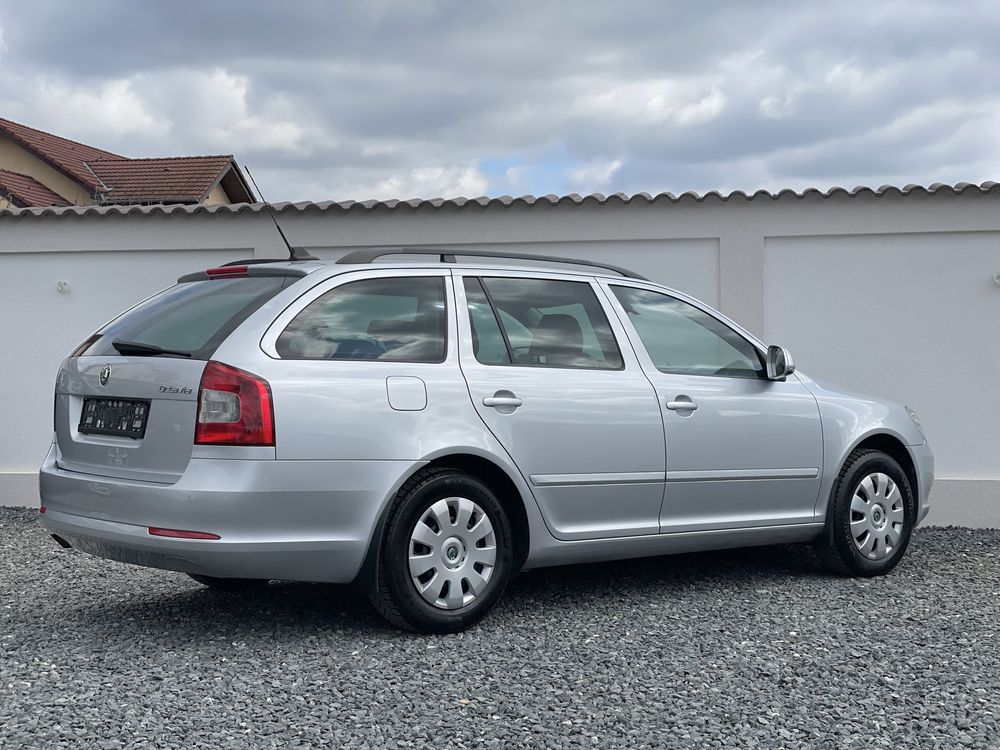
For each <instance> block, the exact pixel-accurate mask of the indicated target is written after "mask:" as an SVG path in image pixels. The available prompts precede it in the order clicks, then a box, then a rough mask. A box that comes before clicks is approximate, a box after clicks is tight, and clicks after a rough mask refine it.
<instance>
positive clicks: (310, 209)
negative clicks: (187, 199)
mask: <svg viewBox="0 0 1000 750" xmlns="http://www.w3.org/2000/svg"><path fill="white" fill-rule="evenodd" d="M936 195H951V196H957V195H983V196H986V195H993V196H1000V182H984V183H982V184H979V185H977V184H974V183H969V182H959V183H956V184H954V185H948V184H942V183H934V184H932V185H928V186H926V187H925V186H923V185H905V186H903V187H897V186H894V185H882V186H881V187H878V188H872V187H865V186H859V187H855V188H853V189H851V190H848V189H847V188H843V187H833V188H830V189H829V190H819V189H818V188H808V189H806V190H803V191H801V192H795V191H794V190H780V191H778V192H773V193H772V192H769V191H767V190H758V191H756V192H753V193H745V192H743V191H742V190H736V191H733V192H731V193H720V192H717V191H714V190H713V191H711V192H708V193H694V192H687V193H681V194H680V195H675V194H673V193H658V194H657V195H650V194H649V193H636V194H635V195H626V194H625V193H615V194H614V195H603V194H601V193H592V194H590V195H577V194H576V193H572V194H570V195H563V196H558V195H543V196H534V195H522V196H520V197H518V198H513V197H511V196H509V195H504V196H500V197H499V198H488V197H486V196H483V197H481V198H448V199H444V198H432V199H413V200H406V201H403V200H384V201H382V200H369V201H319V202H314V201H302V202H298V203H287V202H284V203H274V204H272V208H273V209H274V210H275V211H276V212H277V213H346V212H348V211H351V212H359V211H361V212H366V211H378V210H384V211H405V210H411V211H417V210H420V211H425V210H426V211H436V210H441V209H449V208H450V209H463V210H474V209H486V208H500V209H503V208H514V207H518V206H527V207H531V206H542V207H552V206H584V205H599V206H603V205H618V206H623V205H630V204H640V205H643V204H645V205H658V204H667V203H705V204H712V203H728V202H738V201H742V202H746V203H750V202H754V203H756V202H764V201H772V202H776V201H787V200H830V199H837V198H857V197H863V196H872V197H876V198H889V197H893V196H895V197H905V196H925V197H926V196H936ZM265 210H266V204H264V203H234V204H232V205H227V204H220V205H214V206H206V205H204V204H195V205H173V206H171V205H149V206H127V205H126V206H115V205H107V206H85V207H80V206H68V207H66V208H22V209H3V210H0V218H2V217H4V216H125V215H129V214H142V215H147V216H150V215H163V214H175V213H177V214H222V215H232V214H241V213H261V212H262V211H265Z"/></svg>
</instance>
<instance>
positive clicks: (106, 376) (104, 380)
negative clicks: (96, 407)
mask: <svg viewBox="0 0 1000 750" xmlns="http://www.w3.org/2000/svg"><path fill="white" fill-rule="evenodd" d="M110 379H111V365H104V367H102V368H101V385H107V384H108V381H109V380H110Z"/></svg>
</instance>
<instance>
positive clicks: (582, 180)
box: [569, 159, 622, 193]
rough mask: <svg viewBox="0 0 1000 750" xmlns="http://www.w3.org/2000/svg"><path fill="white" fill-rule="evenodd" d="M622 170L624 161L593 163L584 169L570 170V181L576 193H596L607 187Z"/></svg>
mask: <svg viewBox="0 0 1000 750" xmlns="http://www.w3.org/2000/svg"><path fill="white" fill-rule="evenodd" d="M621 168H622V160H621V159H614V160H613V161H607V162H592V163H590V164H585V165H584V166H582V167H577V168H576V169H573V170H570V173H569V181H570V184H571V185H572V186H573V189H574V190H575V191H576V192H581V193H594V192H597V191H598V188H603V187H605V186H606V185H607V184H608V183H609V182H610V181H611V178H612V177H613V176H614V174H615V172H617V171H618V170H619V169H621Z"/></svg>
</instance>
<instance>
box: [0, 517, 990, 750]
mask: <svg viewBox="0 0 1000 750" xmlns="http://www.w3.org/2000/svg"><path fill="white" fill-rule="evenodd" d="M35 516H36V513H35V512H34V511H29V510H23V509H0V746H2V747H12V748H15V747H16V748H21V747H26V748H27V747H45V748H53V747H63V746H67V745H74V746H81V747H88V748H92V747H93V748H98V747H99V748H103V747H108V748H112V747H114V748H122V747H127V748H139V747H215V748H230V747H241V748H242V747H246V748H271V747H275V748H277V747H280V748H285V747H296V746H302V747H316V746H330V747H341V746H349V747H352V748H365V747H370V748H382V747H392V748H395V747H403V748H405V747H439V748H446V747H502V748H509V747H588V748H590V747H596V748H607V747H636V748H638V747H657V748H660V747H668V748H669V747H692V748H694V747H697V748H709V747H761V748H778V747H789V748H800V747H806V746H807V747H831V748H833V747H836V748H855V747H857V748H862V747H863V748H868V747H875V748H880V747H891V748H934V747H948V748H951V747H962V746H967V747H979V748H1000V638H998V626H997V621H998V615H1000V531H983V530H978V531H973V530H968V529H953V528H948V529H944V528H929V529H922V530H920V531H918V532H917V534H916V536H915V538H914V541H913V544H912V545H911V547H910V553H909V556H908V558H907V559H906V560H905V561H904V562H903V563H902V565H901V566H900V567H899V568H897V570H896V572H895V573H893V574H892V575H891V576H889V577H887V578H882V579H876V580H849V579H843V578H836V577H830V576H827V575H825V574H822V573H820V572H819V571H818V570H817V567H816V563H815V560H814V558H813V556H812V553H811V551H810V550H808V549H807V548H802V547H791V546H789V547H775V548H767V549H757V550H740V551H734V552H726V553H714V554H702V555H685V556H681V557H665V558H656V559H650V560H641V561H633V562H627V563H615V564H610V565H591V566H577V567H573V568H557V569H549V570H538V571H534V572H531V573H527V574H524V575H523V576H521V577H520V578H519V579H518V580H516V581H515V582H514V583H513V584H512V585H511V588H510V590H509V591H508V593H507V596H506V597H505V599H504V601H503V602H502V603H501V605H500V607H499V609H498V611H497V612H496V613H495V614H494V615H493V616H492V617H490V618H489V619H487V620H486V622H484V623H483V624H482V625H480V626H479V627H477V628H475V629H473V630H472V631H470V632H467V633H463V634H459V635H454V636H446V637H426V636H415V635H409V634H404V633H401V632H397V631H395V630H393V629H392V628H390V627H389V626H387V625H386V624H384V623H383V622H382V621H381V620H380V619H379V618H378V616H377V615H375V614H374V612H373V611H372V610H371V608H370V607H369V605H368V602H367V600H366V599H365V598H364V597H363V596H361V595H360V594H359V593H357V592H356V591H354V590H352V589H350V588H347V587H337V586H323V585H313V584H271V585H270V586H269V587H267V588H266V589H264V590H263V591H261V592H259V593H254V594H250V595H246V594H243V595H236V594H219V593H215V592H211V591H209V590H207V589H205V588H203V587H201V586H199V585H198V584H196V583H194V582H193V581H191V580H189V579H188V578H187V577H186V576H183V575H179V574H174V573H168V572H161V571H155V570H145V569H140V568H133V567H129V566H126V565H122V564H119V563H113V562H107V561H103V560H97V559H94V558H91V557H88V556H86V555H83V554H81V553H77V552H74V551H71V550H63V549H60V548H59V547H57V546H56V545H55V543H54V542H53V541H52V540H51V539H49V538H48V537H47V536H46V535H45V533H44V532H43V530H42V528H41V527H40V526H39V525H38V524H37V522H36V518H35Z"/></svg>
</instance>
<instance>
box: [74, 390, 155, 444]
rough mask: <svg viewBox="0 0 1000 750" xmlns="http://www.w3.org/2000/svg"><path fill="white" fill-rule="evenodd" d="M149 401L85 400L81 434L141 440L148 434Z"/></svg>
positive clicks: (119, 399) (80, 428) (128, 399)
mask: <svg viewBox="0 0 1000 750" xmlns="http://www.w3.org/2000/svg"><path fill="white" fill-rule="evenodd" d="M148 417H149V401H143V400H140V399H132V398H85V399H84V400H83V413H82V414H81V415H80V427H79V430H80V432H84V433H88V434H92V435H118V436H119V437H130V438H136V439H139V438H141V437H142V436H143V435H145V434H146V420H147V419H148Z"/></svg>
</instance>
